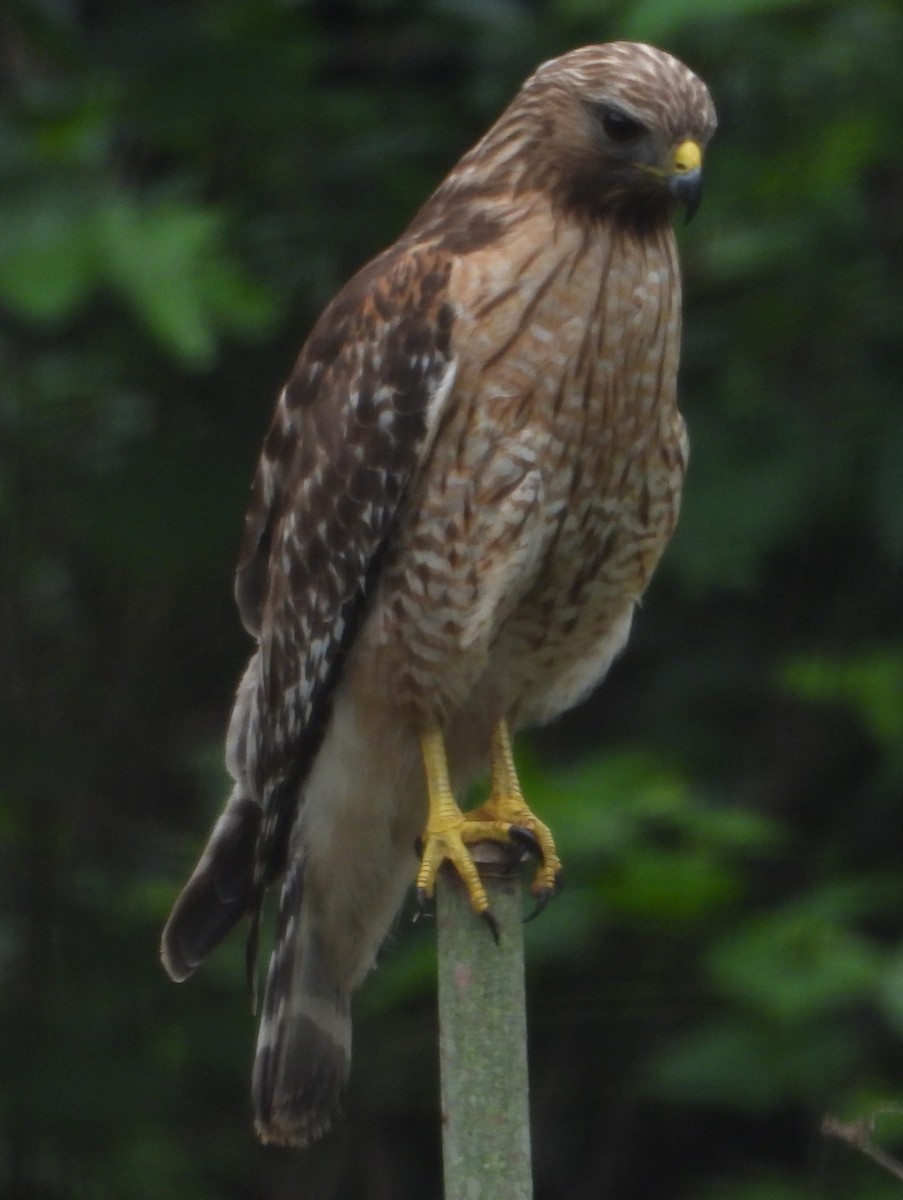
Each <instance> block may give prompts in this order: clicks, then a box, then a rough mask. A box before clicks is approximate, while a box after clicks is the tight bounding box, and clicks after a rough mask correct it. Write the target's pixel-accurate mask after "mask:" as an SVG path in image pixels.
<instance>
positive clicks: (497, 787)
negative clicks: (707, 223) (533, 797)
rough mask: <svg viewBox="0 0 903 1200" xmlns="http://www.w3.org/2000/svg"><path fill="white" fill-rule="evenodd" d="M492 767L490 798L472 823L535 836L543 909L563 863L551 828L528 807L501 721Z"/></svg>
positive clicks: (536, 884)
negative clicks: (485, 822) (484, 822)
mask: <svg viewBox="0 0 903 1200" xmlns="http://www.w3.org/2000/svg"><path fill="white" fill-rule="evenodd" d="M491 763H492V767H491V772H492V773H491V777H490V780H491V781H490V789H489V798H488V800H487V801H486V802H485V804H481V805H480V807H479V808H476V809H474V810H473V812H471V813H469V814H468V815H469V817H470V818H471V820H474V821H477V822H483V821H489V822H491V823H492V824H493V825H495V826H499V825H501V826H502V827H504V828H505V829H506V830H507V831H509V832H510V830H511V829H512V828H514V829H525V830H526V831H527V833H529V834H531V835H532V836H533V838H534V839H535V841H536V844H537V846H538V848H539V852H540V864H539V867H538V869H537V871H536V875H535V876H534V877H533V883H532V885H531V887H530V891H531V892H532V893H533V895H534V896H536V897H537V898H538V899H539V900H540V901H541V905H540V907H541V906H542V904H543V903H545V901H546V900H548V898H549V897H550V896H551V895H553V894H554V892H555V891H556V890H557V887H558V879H559V875H560V873H561V860H560V859H559V857H558V853H557V851H556V849H555V842H554V840H553V839H552V834H551V831H550V830H549V827H548V826H547V825H544V824H543V823H542V821H540V819H539V818H538V817H536V816H534V815H533V813H532V812H531V811H530V809H529V808H528V807H527V802H526V800H525V799H524V794H523V792H522V791H521V787H520V781H519V780H518V778H517V770H516V768H515V766H514V754H513V752H512V749H511V735H510V734H509V732H508V725H507V723H506V722H505V721H504V720H502V721H499V723H498V724H497V725H496V727H495V729H494V730H493V732H492V753H491Z"/></svg>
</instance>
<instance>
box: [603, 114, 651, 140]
mask: <svg viewBox="0 0 903 1200" xmlns="http://www.w3.org/2000/svg"><path fill="white" fill-rule="evenodd" d="M602 128H603V129H604V130H605V132H606V133H607V134H608V136H609V137H610V138H611V140H612V141H613V142H616V143H617V144H618V145H619V146H626V145H627V143H628V142H635V141H636V140H637V138H638V137H641V136H642V134H644V133H645V132H646V127H645V125H641V124H640V122H639V121H635V120H634V119H633V117H628V116H627V114H626V113H622V112H621V111H620V110H619V109H617V108H606V109H603V112H602Z"/></svg>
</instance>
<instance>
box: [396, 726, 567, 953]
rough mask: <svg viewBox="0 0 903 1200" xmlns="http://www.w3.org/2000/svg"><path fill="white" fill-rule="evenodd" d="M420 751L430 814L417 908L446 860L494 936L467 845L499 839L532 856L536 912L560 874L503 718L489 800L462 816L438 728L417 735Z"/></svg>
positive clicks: (552, 845) (495, 743)
mask: <svg viewBox="0 0 903 1200" xmlns="http://www.w3.org/2000/svg"><path fill="white" fill-rule="evenodd" d="M421 749H422V753H423V762H424V766H425V768H426V777H427V789H428V794H429V815H428V817H427V825H426V830H425V831H424V835H423V849H422V852H421V858H420V870H419V872H418V873H417V901H418V904H419V905H420V907H421V909H422V908H425V907H426V903H427V901H428V900H429V899H430V898H431V897H432V895H433V890H434V888H435V884H436V876H437V875H438V873H439V868H440V867H441V866H442V864H443V862H445V861H449V862H451V863H452V864H453V865H454V868H455V870H456V871H457V873H458V875H459V876H460V877H461V879H462V880H463V882H464V886H465V887H466V888H467V893H468V895H469V897H470V902H471V904H472V906H473V908H474V910H475V911H476V912H478V913H479V914H480V915H481V916H483V917H484V918H485V919H486V921H487V923H488V924H489V926H490V928H491V929H492V931H493V935H494V936H496V937H497V929H496V926H495V921H494V920H493V918H492V916H491V914H490V912H489V900H488V898H487V896H486V891H485V889H484V887H483V884H482V883H481V881H480V876H479V872H478V871H477V868H476V865H475V863H474V861H473V857H472V855H471V853H470V850H469V849H468V847H469V846H471V845H474V844H475V843H476V842H486V841H491V842H502V843H504V844H507V845H511V844H514V845H516V846H519V847H520V848H521V849H527V850H529V851H530V852H531V853H534V854H536V855H537V856H538V857H539V859H540V865H539V868H538V869H537V872H536V876H535V878H534V880H533V883H532V885H531V889H530V890H531V891H532V893H533V895H534V896H535V897H536V899H537V908H536V912H539V911H541V909H543V908H544V907H545V905H546V903H547V902H548V900H549V898H550V897H551V896H553V895H554V894H555V892H556V891H557V889H558V881H559V875H560V872H561V862H560V860H559V858H558V855H557V853H556V851H555V843H554V841H553V840H552V835H551V833H550V832H549V829H548V827H547V826H546V825H544V824H543V823H542V821H540V820H539V819H538V818H537V817H535V816H534V815H533V813H532V812H531V811H530V809H529V808H528V807H527V804H526V802H525V801H524V798H523V794H522V792H521V790H520V785H519V783H518V781H517V775H516V773H515V770H514V761H513V758H512V754H511V741H510V738H509V736H508V730H507V728H506V726H505V723H504V722H500V723H499V725H498V726H497V727H496V730H495V732H494V734H493V738H492V785H491V791H490V795H489V799H488V800H487V801H486V803H485V804H483V805H481V806H480V807H479V808H477V809H474V810H473V811H472V812H469V813H466V814H465V813H463V812H462V811H461V809H460V808H459V807H458V805H457V803H456V801H455V798H454V796H453V794H452V790H451V784H450V782H449V778H448V765H447V762H446V758H445V747H444V744H443V741H442V735H441V733H440V732H439V731H438V730H430V731H428V732H427V733H425V734H424V735H423V736H422V737H421ZM533 915H534V916H535V915H536V913H535V912H534V914H533Z"/></svg>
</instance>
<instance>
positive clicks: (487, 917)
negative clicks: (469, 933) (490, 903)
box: [480, 908, 499, 945]
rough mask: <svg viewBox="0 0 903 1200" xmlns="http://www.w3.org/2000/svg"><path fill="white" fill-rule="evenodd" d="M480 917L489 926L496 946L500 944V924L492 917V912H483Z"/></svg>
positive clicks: (487, 910)
mask: <svg viewBox="0 0 903 1200" xmlns="http://www.w3.org/2000/svg"><path fill="white" fill-rule="evenodd" d="M480 916H481V917H482V919H483V920H484V921H485V922H486V924H487V925H488V926H489V932H490V933H491V934H492V940H493V941H494V942H495V944H496V945H498V944H499V923H498V921H497V920H496V919H495V917H494V916H493V915H492V912H491V911H490V910H489V909H488V908H487V909H486V911H485V912H481V913H480Z"/></svg>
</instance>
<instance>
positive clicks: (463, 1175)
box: [436, 843, 533, 1200]
mask: <svg viewBox="0 0 903 1200" xmlns="http://www.w3.org/2000/svg"><path fill="white" fill-rule="evenodd" d="M472 849H473V853H474V861H475V862H476V863H477V866H478V867H479V869H480V876H481V878H482V880H483V883H484V886H485V888H486V891H487V894H488V896H489V903H490V906H491V910H492V913H493V915H494V916H495V919H496V921H497V922H498V931H499V940H498V944H496V942H495V940H494V938H493V936H492V933H491V931H490V929H489V927H488V926H487V924H486V923H485V922H484V921H481V920H480V919H479V918H478V917H477V916H476V915H475V914H474V911H473V909H472V908H471V906H470V902H469V900H468V898H467V895H466V893H465V891H464V888H463V887H462V885H461V883H460V880H459V879H458V877H457V876H456V875H454V874H453V873H452V872H450V871H447V870H443V871H442V872H441V873H440V878H439V880H438V883H437V889H436V891H437V898H436V903H437V922H438V942H439V1061H440V1068H441V1078H442V1125H443V1129H442V1147H443V1149H442V1155H443V1166H444V1175H445V1200H531V1198H532V1196H533V1181H532V1170H531V1162H530V1110H529V1085H528V1080H527V1018H526V1005H525V998H524V936H523V924H522V922H523V915H522V911H521V909H522V904H521V881H520V868H519V866H514V867H512V866H511V864H510V861H505V860H510V852H509V851H506V850H505V849H504V848H503V847H499V846H496V845H493V844H491V843H483V844H480V845H478V846H474V847H473V848H472Z"/></svg>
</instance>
